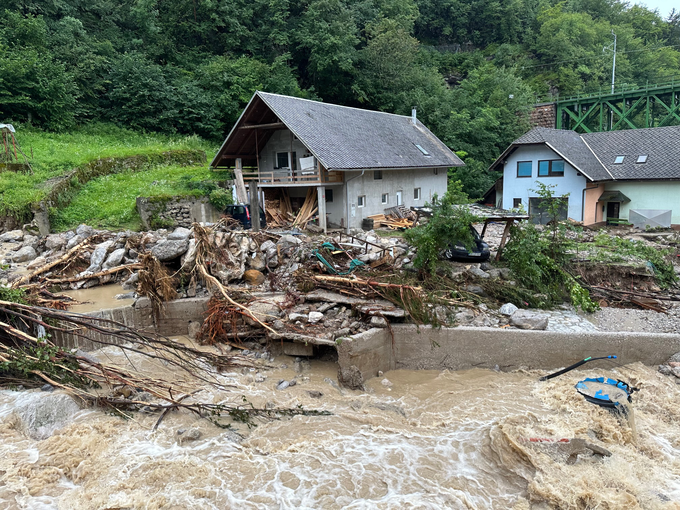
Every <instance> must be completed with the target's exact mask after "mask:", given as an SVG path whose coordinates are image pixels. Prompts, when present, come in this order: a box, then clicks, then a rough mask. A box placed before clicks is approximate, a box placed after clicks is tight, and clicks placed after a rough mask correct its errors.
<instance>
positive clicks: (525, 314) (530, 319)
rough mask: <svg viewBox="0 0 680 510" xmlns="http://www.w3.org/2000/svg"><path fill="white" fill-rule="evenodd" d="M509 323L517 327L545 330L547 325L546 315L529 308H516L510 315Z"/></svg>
mask: <svg viewBox="0 0 680 510" xmlns="http://www.w3.org/2000/svg"><path fill="white" fill-rule="evenodd" d="M510 325H511V326H515V327H516V328H519V329H538V330H545V329H546V328H547V327H548V316H547V315H543V314H539V313H536V312H532V311H529V310H517V311H516V312H515V313H513V314H512V316H511V317H510Z"/></svg>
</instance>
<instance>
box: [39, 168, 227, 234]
mask: <svg viewBox="0 0 680 510" xmlns="http://www.w3.org/2000/svg"><path fill="white" fill-rule="evenodd" d="M229 177H230V174H229V173H228V172H224V173H221V172H213V171H211V170H210V169H209V168H207V167H180V166H162V167H155V168H152V169H150V170H145V171H143V172H123V173H118V174H112V175H106V176H104V177H98V178H96V179H92V180H91V181H89V182H88V183H86V184H85V185H83V186H82V187H81V188H80V189H79V190H78V193H77V194H76V195H75V196H74V198H73V200H71V203H70V204H69V205H68V206H66V207H64V208H62V209H59V210H56V211H54V213H53V215H52V217H51V223H52V228H53V229H54V230H56V231H64V230H69V229H72V228H75V227H77V226H78V225H79V224H81V223H87V224H88V225H91V226H93V227H96V228H107V229H113V230H116V229H131V230H139V229H140V228H141V220H140V217H139V214H138V213H137V208H136V205H135V204H136V198H137V197H168V198H169V197H172V196H204V195H206V191H208V192H209V189H208V188H209V187H210V186H209V185H206V184H202V185H198V184H197V183H209V182H210V181H214V180H219V179H227V178H229Z"/></svg>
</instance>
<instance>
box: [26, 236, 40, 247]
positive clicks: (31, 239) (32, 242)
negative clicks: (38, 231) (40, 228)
mask: <svg viewBox="0 0 680 510" xmlns="http://www.w3.org/2000/svg"><path fill="white" fill-rule="evenodd" d="M39 244H40V239H39V238H38V236H32V235H31V234H26V235H25V236H24V243H23V246H30V247H31V248H33V249H34V250H37V249H38V245H39Z"/></svg>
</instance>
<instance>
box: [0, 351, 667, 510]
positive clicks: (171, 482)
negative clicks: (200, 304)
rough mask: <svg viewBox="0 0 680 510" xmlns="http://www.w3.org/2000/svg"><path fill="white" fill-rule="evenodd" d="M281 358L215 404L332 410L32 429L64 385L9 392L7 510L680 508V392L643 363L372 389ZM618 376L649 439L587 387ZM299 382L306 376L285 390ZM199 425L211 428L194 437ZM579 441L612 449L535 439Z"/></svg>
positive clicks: (4, 468)
mask: <svg viewBox="0 0 680 510" xmlns="http://www.w3.org/2000/svg"><path fill="white" fill-rule="evenodd" d="M96 354H97V355H98V356H100V358H101V357H107V358H110V359H118V358H117V356H119V355H118V354H116V352H115V350H114V349H113V348H108V349H107V350H102V351H98V352H97V353H96ZM110 359H107V361H110ZM131 361H132V362H134V363H140V364H141V363H145V362H144V361H143V360H140V359H138V360H135V359H134V358H133V359H132V360H131ZM270 364H271V365H274V367H275V368H273V369H271V370H264V369H263V370H259V371H251V370H244V371H238V372H234V373H224V374H222V376H221V378H222V382H223V383H225V384H229V385H231V389H230V391H217V390H205V391H204V392H202V393H201V394H200V395H201V397H200V399H201V400H203V401H206V400H207V401H211V402H221V401H225V400H228V401H232V402H238V401H240V400H241V398H242V396H246V397H247V398H248V400H249V401H250V402H252V403H253V405H255V406H265V405H268V404H269V405H275V406H280V407H296V406H298V405H302V406H303V407H304V408H305V409H319V410H326V411H329V412H331V413H332V415H331V416H297V417H294V418H284V419H281V420H276V421H267V422H265V421H259V422H258V426H257V427H254V428H252V429H248V427H247V426H246V425H244V424H236V423H234V424H233V430H225V429H220V428H218V427H216V426H214V425H213V424H211V423H210V422H208V421H207V420H202V419H198V418H197V417H195V416H193V415H191V414H189V413H185V412H175V413H171V414H169V415H168V416H167V417H166V419H165V420H164V421H163V422H162V423H161V425H160V427H159V429H158V430H156V431H155V432H152V430H151V429H152V427H153V425H154V424H155V423H156V420H157V418H158V415H155V414H142V413H135V414H134V415H133V416H132V418H131V419H124V418H122V417H120V416H116V415H112V414H107V413H105V412H102V411H94V410H80V411H77V412H75V414H73V413H71V414H68V413H66V414H67V417H66V421H65V423H66V424H65V425H64V426H62V427H61V428H59V427H57V430H54V431H53V433H52V431H51V430H49V431H44V430H42V432H41V433H44V434H43V435H42V436H36V434H35V433H34V434H33V438H32V437H30V436H29V435H27V433H26V430H25V424H24V422H25V420H26V418H25V416H24V418H23V420H22V418H21V417H20V414H21V412H20V410H21V409H26V408H27V406H29V404H30V402H29V401H30V400H31V399H36V398H38V399H40V398H43V397H45V396H47V395H52V396H53V397H54V396H55V395H57V393H58V392H55V393H53V394H48V393H42V392H39V391H35V390H31V391H18V392H14V391H1V392H0V438H1V441H0V476H1V477H0V509H10V508H21V509H52V508H58V509H122V508H130V509H133V508H134V509H157V508H158V509H161V508H163V509H188V508H191V509H231V508H234V509H237V508H238V509H242V508H245V509H251V508H252V509H270V508H276V509H297V508H307V509H336V508H352V509H406V508H419V509H440V508H447V509H448V508H450V509H487V508H489V509H530V508H536V509H545V508H565V509H567V508H574V509H576V508H583V509H585V508H599V509H621V508H626V509H633V508H649V509H657V508H659V509H667V508H680V503H679V502H680V412H679V411H678V405H679V404H678V403H679V402H680V400H679V398H678V397H680V390H679V389H678V388H679V387H678V386H676V385H675V383H674V381H672V380H671V379H670V378H668V377H664V376H661V375H660V374H658V373H656V372H655V371H653V370H652V369H650V368H647V367H644V366H642V365H639V364H635V365H630V366H626V367H621V368H618V369H615V370H606V371H602V370H584V371H574V372H570V373H568V374H566V375H564V376H561V377H559V378H556V379H553V380H551V381H548V382H538V377H539V376H540V375H542V373H539V372H516V373H500V372H494V371H489V370H468V371H461V372H433V371H419V372H416V371H393V372H388V373H386V374H385V378H387V379H388V380H389V382H390V383H391V386H389V385H388V384H387V383H385V384H383V383H382V382H381V379H382V378H375V379H372V380H370V381H369V382H368V388H367V392H358V391H349V390H339V389H338V388H337V387H336V386H334V385H332V384H331V383H330V382H329V380H330V381H335V379H336V370H337V366H336V365H335V364H334V363H332V362H324V361H318V360H312V361H311V365H310V366H309V367H307V369H306V370H304V371H302V372H300V371H295V370H293V367H294V365H295V363H294V360H293V359H292V358H289V357H285V356H281V357H277V358H276V359H275V361H274V362H273V363H270ZM298 367H299V364H298ZM164 371H166V373H165V374H164V376H165V377H167V376H168V373H167V371H168V369H167V368H165V369H164ZM244 372H245V373H244ZM603 373H605V375H609V376H614V377H619V378H621V379H624V380H627V381H629V382H631V383H632V384H633V385H634V386H637V387H639V388H640V391H639V392H638V393H636V394H635V402H636V404H635V406H636V417H637V434H638V438H637V442H636V444H634V441H633V435H632V432H631V430H630V428H629V427H628V425H627V422H626V421H625V420H623V421H622V420H621V419H620V418H618V417H617V416H616V415H614V414H612V413H610V412H608V411H606V410H604V409H601V408H599V407H596V406H594V405H592V404H588V403H587V402H585V401H584V399H583V398H582V397H581V396H579V395H578V394H577V393H576V391H575V390H574V388H573V386H574V384H575V383H576V381H578V380H579V379H580V378H583V377H588V376H598V375H602V374H603ZM258 374H262V375H265V376H266V380H265V381H264V382H256V381H257V380H260V379H261V378H262V377H261V376H260V377H258ZM175 375H176V377H178V378H179V377H183V375H181V374H175ZM293 378H296V381H297V384H296V385H295V386H292V387H289V388H286V389H285V390H276V389H275V388H276V385H277V383H278V382H279V380H281V379H285V380H291V379H293ZM36 393H37V395H36ZM319 393H321V394H322V395H319ZM193 429H198V430H199V431H200V432H201V435H200V438H198V439H196V440H189V439H185V438H186V436H187V435H188V433H189V432H187V431H190V430H193ZM178 430H180V431H185V432H184V433H183V434H178ZM45 432H46V433H45ZM50 433H52V434H51V435H49V434H50ZM46 436H49V437H46ZM38 437H46V438H43V439H39V438H38ZM573 437H579V438H584V439H586V440H587V441H589V442H592V443H593V444H597V445H599V446H601V447H603V448H606V449H607V450H609V451H610V452H611V454H612V455H611V457H604V458H602V457H593V456H589V455H587V454H584V455H581V456H579V457H578V459H577V460H576V462H575V463H574V464H571V465H570V464H567V462H565V459H564V458H560V456H559V455H558V454H557V453H556V452H557V449H559V443H552V442H546V441H544V442H538V443H537V442H535V441H533V442H532V441H530V439H532V438H534V439H536V438H539V439H542V440H543V439H550V440H559V439H562V438H567V439H569V438H573Z"/></svg>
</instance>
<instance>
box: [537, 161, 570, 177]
mask: <svg viewBox="0 0 680 510" xmlns="http://www.w3.org/2000/svg"><path fill="white" fill-rule="evenodd" d="M554 162H560V163H562V171H561V172H553V169H552V168H553V163H554ZM541 163H548V174H547V175H541ZM565 165H566V162H565V161H564V160H563V159H542V160H540V161H539V162H538V177H564V166H565Z"/></svg>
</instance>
